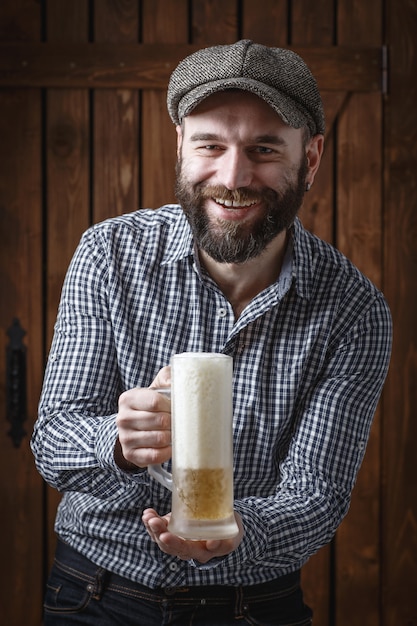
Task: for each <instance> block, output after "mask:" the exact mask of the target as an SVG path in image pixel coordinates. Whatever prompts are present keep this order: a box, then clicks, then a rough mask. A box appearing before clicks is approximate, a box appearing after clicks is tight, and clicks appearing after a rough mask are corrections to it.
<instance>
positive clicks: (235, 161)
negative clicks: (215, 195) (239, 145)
mask: <svg viewBox="0 0 417 626" xmlns="http://www.w3.org/2000/svg"><path fill="white" fill-rule="evenodd" d="M217 178H218V181H219V183H220V184H221V185H223V186H224V187H226V188H227V189H230V190H234V189H239V188H241V187H249V185H250V184H251V182H252V179H253V164H252V163H251V161H250V159H249V158H248V156H247V155H246V154H245V153H244V152H243V151H241V150H239V149H229V150H227V151H226V152H225V154H224V155H223V157H222V158H221V159H220V160H219V168H218V172H217Z"/></svg>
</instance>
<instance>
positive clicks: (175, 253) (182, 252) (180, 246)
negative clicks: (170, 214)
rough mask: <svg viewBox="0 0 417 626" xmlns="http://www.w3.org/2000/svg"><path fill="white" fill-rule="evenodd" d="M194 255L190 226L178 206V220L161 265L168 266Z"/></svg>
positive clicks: (170, 235) (171, 232)
mask: <svg viewBox="0 0 417 626" xmlns="http://www.w3.org/2000/svg"><path fill="white" fill-rule="evenodd" d="M193 255H194V243H193V236H192V233H191V228H190V225H189V224H188V220H187V218H186V217H185V215H184V212H183V210H182V208H181V207H180V206H178V219H177V220H175V223H174V227H173V228H172V230H171V231H170V234H169V239H168V243H167V246H166V247H165V252H164V256H163V258H162V261H161V265H168V264H169V263H175V262H177V261H181V260H182V259H185V258H187V257H189V256H193Z"/></svg>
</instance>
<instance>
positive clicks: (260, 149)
mask: <svg viewBox="0 0 417 626" xmlns="http://www.w3.org/2000/svg"><path fill="white" fill-rule="evenodd" d="M253 151H254V152H257V153H258V154H273V153H274V150H273V149H272V148H267V146H255V148H254V149H253Z"/></svg>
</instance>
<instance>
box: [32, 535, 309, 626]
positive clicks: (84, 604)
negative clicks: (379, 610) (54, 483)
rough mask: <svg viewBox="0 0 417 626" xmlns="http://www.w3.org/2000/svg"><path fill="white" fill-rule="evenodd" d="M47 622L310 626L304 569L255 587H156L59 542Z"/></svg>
mask: <svg viewBox="0 0 417 626" xmlns="http://www.w3.org/2000/svg"><path fill="white" fill-rule="evenodd" d="M44 609H45V612H44V626H61V625H66V624H80V625H85V626H97V625H98V624H100V626H117V625H120V626H166V625H168V624H178V625H181V626H186V625H193V626H228V625H230V624H234V625H235V626H244V625H247V624H252V625H263V626H272V625H275V626H308V625H310V624H311V623H312V621H311V615H312V613H311V611H310V609H309V608H308V607H307V606H305V605H304V604H303V599H302V592H301V588H300V575H299V572H295V573H293V574H289V575H288V576H284V577H282V578H280V579H278V580H276V581H273V582H269V583H264V584H261V585H254V586H249V587H227V586H214V587H210V586H206V587H176V588H167V589H150V588H149V587H145V586H143V585H140V584H138V583H134V582H132V581H130V580H128V579H126V578H122V577H121V576H118V575H116V574H113V573H111V572H109V571H107V570H105V569H103V568H102V567H98V566H97V565H95V564H94V563H92V562H91V561H90V560H89V559H87V558H85V557H84V556H82V555H81V554H79V553H78V552H76V551H75V550H73V549H72V548H71V547H70V546H68V545H67V544H65V543H63V542H62V541H58V545H57V551H56V555H55V561H54V564H53V566H52V570H51V573H50V576H49V580H48V584H47V591H46V595H45V604H44Z"/></svg>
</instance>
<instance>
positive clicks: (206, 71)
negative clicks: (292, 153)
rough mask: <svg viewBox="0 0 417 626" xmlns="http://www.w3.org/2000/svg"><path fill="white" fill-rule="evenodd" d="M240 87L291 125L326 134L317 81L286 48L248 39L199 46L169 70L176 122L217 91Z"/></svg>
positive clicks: (170, 106)
mask: <svg viewBox="0 0 417 626" xmlns="http://www.w3.org/2000/svg"><path fill="white" fill-rule="evenodd" d="M227 89H242V90H244V91H250V92H251V93H254V94H255V95H257V96H258V97H259V98H262V99H263V100H264V101H265V102H266V103H267V104H269V106H271V107H272V108H273V109H274V111H276V113H278V115H279V116H280V117H281V119H282V120H283V121H284V123H285V124H288V125H289V126H292V127H293V128H302V127H304V126H307V127H308V128H309V129H310V132H311V134H312V135H316V134H319V133H320V134H324V130H325V120H324V111H323V103H322V99H321V96H320V92H319V90H318V87H317V83H316V80H315V78H314V76H313V75H312V73H311V72H310V70H309V68H308V67H307V65H306V63H305V62H304V61H303V59H302V58H301V57H300V56H299V55H298V54H296V53H295V52H293V51H292V50H287V49H285V48H270V47H268V46H263V45H261V44H257V43H254V42H253V41H250V40H249V39H244V40H241V41H238V42H236V43H234V44H231V45H223V46H213V47H210V48H203V49H201V50H198V51H197V52H195V53H193V54H191V55H190V56H188V57H186V58H185V59H183V60H182V61H181V62H180V63H179V64H178V66H177V67H176V69H175V70H174V71H173V72H172V75H171V78H170V81H169V85H168V96H167V105H168V112H169V114H170V117H171V119H172V121H173V122H174V124H180V123H181V121H182V119H183V118H184V117H186V116H187V115H189V114H190V113H191V111H192V110H193V109H194V108H195V107H196V106H197V105H198V104H200V102H202V101H203V100H204V99H205V98H207V97H208V96H210V95H212V94H213V93H216V92H218V91H225V90H227Z"/></svg>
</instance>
